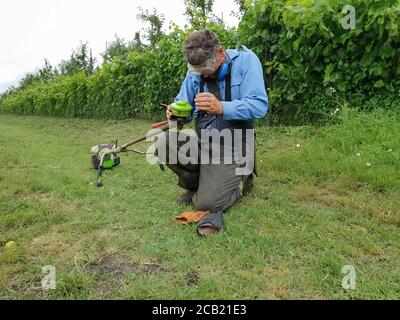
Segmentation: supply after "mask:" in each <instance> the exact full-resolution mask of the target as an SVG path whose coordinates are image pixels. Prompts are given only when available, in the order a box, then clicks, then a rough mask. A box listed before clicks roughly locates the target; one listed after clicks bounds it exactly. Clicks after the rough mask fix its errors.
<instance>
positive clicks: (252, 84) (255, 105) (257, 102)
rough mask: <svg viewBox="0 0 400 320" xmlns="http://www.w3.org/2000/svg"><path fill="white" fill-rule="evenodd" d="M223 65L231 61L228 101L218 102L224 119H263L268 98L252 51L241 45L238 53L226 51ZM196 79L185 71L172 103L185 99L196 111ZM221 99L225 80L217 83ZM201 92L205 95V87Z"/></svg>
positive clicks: (266, 109)
mask: <svg viewBox="0 0 400 320" xmlns="http://www.w3.org/2000/svg"><path fill="white" fill-rule="evenodd" d="M226 62H227V63H230V62H232V70H231V93H232V101H222V107H223V116H222V118H223V119H224V120H252V119H257V118H263V117H264V116H265V115H266V113H267V111H268V96H267V92H266V90H265V84H264V76H263V70H262V66H261V63H260V60H259V59H258V57H257V56H256V55H255V53H254V52H253V51H251V50H250V49H248V48H246V47H245V46H241V48H240V50H232V49H228V50H226ZM200 80H201V78H200V76H195V75H192V74H191V73H189V72H188V74H187V75H186V78H185V80H184V81H183V83H182V86H181V90H180V92H179V94H178V96H177V97H176V98H175V101H174V102H178V101H182V100H185V101H187V102H189V103H190V104H191V105H192V107H193V113H194V116H195V117H196V114H197V112H198V110H197V108H196V105H195V102H194V99H195V97H196V96H197V95H198V94H199V93H200ZM218 87H219V91H220V94H221V97H222V99H223V100H224V99H225V80H223V81H221V82H218ZM204 91H206V92H209V90H208V88H207V84H205V87H204Z"/></svg>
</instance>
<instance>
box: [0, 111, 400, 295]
mask: <svg viewBox="0 0 400 320" xmlns="http://www.w3.org/2000/svg"><path fill="white" fill-rule="evenodd" d="M399 120H400V119H399V116H396V115H388V114H385V113H383V112H380V111H377V112H375V113H373V114H362V113H360V114H357V113H354V112H350V111H349V110H343V111H342V121H341V122H340V123H339V124H331V125H328V126H325V127H322V128H315V127H306V126H303V127H272V128H271V127H259V128H257V137H258V165H259V171H260V177H259V178H258V179H256V187H255V189H254V192H253V193H252V194H251V195H249V196H247V197H245V198H243V199H242V200H241V201H240V202H239V203H238V204H236V205H235V207H234V208H232V209H231V210H230V211H228V212H227V213H226V215H225V223H226V229H225V231H224V232H223V233H221V234H220V235H218V236H216V237H211V238H208V239H201V238H199V237H198V236H197V235H196V232H195V230H196V226H195V225H192V226H181V225H177V224H174V223H173V218H174V217H175V216H176V215H179V214H180V213H181V212H183V211H186V210H188V209H191V208H190V207H186V206H178V205H176V204H174V201H173V200H174V199H175V197H176V196H177V195H178V194H179V193H180V189H179V188H178V187H177V185H176V178H175V176H174V175H173V174H172V173H171V172H170V171H169V170H167V171H165V172H161V171H160V169H159V168H158V166H151V165H149V164H148V163H147V162H146V159H145V157H144V156H141V155H137V154H129V155H123V158H122V165H121V167H119V168H117V169H115V170H114V171H112V172H111V171H108V172H106V173H105V176H104V187H103V188H101V189H99V188H96V187H94V186H93V184H92V183H93V181H94V178H95V171H94V170H92V169H91V165H90V153H89V151H90V148H91V146H92V145H95V144H98V143H107V142H110V141H111V140H112V139H115V138H118V139H119V141H120V142H126V141H128V140H130V139H131V138H133V137H134V136H136V135H138V134H141V133H143V132H145V131H146V130H147V129H148V128H149V125H150V123H149V122H146V121H144V120H129V121H105V122H104V121H98V120H79V119H57V118H41V117H27V116H16V115H4V114H3V115H0V163H1V165H0V298H2V299H32V298H33V299H53V298H55V299H76V298H78V299H97V298H100V299H103V298H111V299H114V298H118V299H119V298H123V299H153V298H154V299H294V298H300V299H331V298H333V299H375V298H377V299H387V298H400V267H399V266H400V232H399V227H400V215H399V208H400V139H399V137H400V121H399ZM99 129H100V130H99ZM147 145H148V143H142V144H141V145H139V146H138V147H137V148H138V149H141V150H143V151H145V150H146V148H147ZM11 240H13V241H16V242H17V244H18V246H17V247H16V248H15V249H11V250H10V249H9V250H6V249H5V248H4V245H5V244H6V243H7V242H8V241H11ZM46 265H52V266H54V267H55V268H56V272H57V273H56V275H57V288H56V289H55V290H49V291H44V290H42V289H39V287H40V283H41V279H42V278H43V276H44V274H42V267H43V266H46ZM346 265H351V266H354V267H355V269H356V272H357V273H356V289H355V290H348V291H346V290H345V289H343V288H342V279H343V277H344V276H345V275H344V274H342V272H341V270H342V267H344V266H346Z"/></svg>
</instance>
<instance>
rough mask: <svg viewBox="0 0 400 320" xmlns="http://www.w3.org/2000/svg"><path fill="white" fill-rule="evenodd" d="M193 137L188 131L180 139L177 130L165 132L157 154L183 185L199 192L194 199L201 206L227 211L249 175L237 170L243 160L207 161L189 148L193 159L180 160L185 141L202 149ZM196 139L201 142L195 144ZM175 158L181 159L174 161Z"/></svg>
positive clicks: (206, 209)
mask: <svg viewBox="0 0 400 320" xmlns="http://www.w3.org/2000/svg"><path fill="white" fill-rule="evenodd" d="M189 137H190V136H189V135H187V136H186V140H185V141H177V139H176V134H175V135H174V134H171V132H165V134H163V135H161V136H160V137H159V138H158V140H157V143H156V155H157V156H158V158H159V159H160V161H161V162H163V163H164V164H166V165H167V166H168V167H169V168H170V169H171V170H172V171H173V172H174V173H175V174H176V175H177V176H178V185H179V186H180V187H182V188H184V189H188V190H192V191H195V192H196V193H195V195H194V197H193V202H194V205H195V207H196V209H197V210H199V211H210V212H224V211H225V210H226V209H228V208H229V207H231V206H232V205H233V204H234V203H235V202H236V201H237V200H238V199H239V198H240V197H241V196H242V193H243V186H244V182H245V180H246V179H247V178H248V177H249V176H243V175H237V174H236V173H237V172H236V169H237V168H239V167H240V165H239V164H236V163H231V164H225V163H223V161H221V163H220V164H212V163H204V164H203V163H200V159H199V155H198V154H194V155H190V154H189V152H187V153H186V155H187V158H189V159H190V162H189V163H185V164H182V163H180V162H179V157H178V154H179V153H180V152H182V146H183V145H185V151H186V150H190V145H191V144H192V147H193V149H194V148H196V147H198V150H201V143H200V142H199V140H194V139H190V138H189ZM195 143H197V144H198V145H197V146H195V145H193V144H195ZM193 149H192V150H193ZM185 151H184V153H185ZM171 159H174V160H178V161H174V163H172V161H171Z"/></svg>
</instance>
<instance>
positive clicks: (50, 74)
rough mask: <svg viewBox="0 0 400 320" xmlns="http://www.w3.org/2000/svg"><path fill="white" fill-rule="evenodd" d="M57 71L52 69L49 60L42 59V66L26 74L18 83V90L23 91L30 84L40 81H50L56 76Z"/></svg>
mask: <svg viewBox="0 0 400 320" xmlns="http://www.w3.org/2000/svg"><path fill="white" fill-rule="evenodd" d="M57 73H58V72H57V69H55V68H53V66H52V65H51V64H50V62H49V60H47V59H44V66H43V67H41V68H38V69H36V71H34V72H28V73H26V74H25V76H24V77H23V78H22V79H21V80H20V81H19V85H18V87H19V89H23V88H25V87H27V86H29V85H31V84H32V83H35V82H40V81H51V80H52V79H54V77H55V76H56V75H57Z"/></svg>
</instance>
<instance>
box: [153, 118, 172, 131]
mask: <svg viewBox="0 0 400 320" xmlns="http://www.w3.org/2000/svg"><path fill="white" fill-rule="evenodd" d="M166 124H168V120H165V121H161V122H157V123H153V124H152V125H151V127H152V128H153V129H158V128H161V127H162V126H165V125H166Z"/></svg>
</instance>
